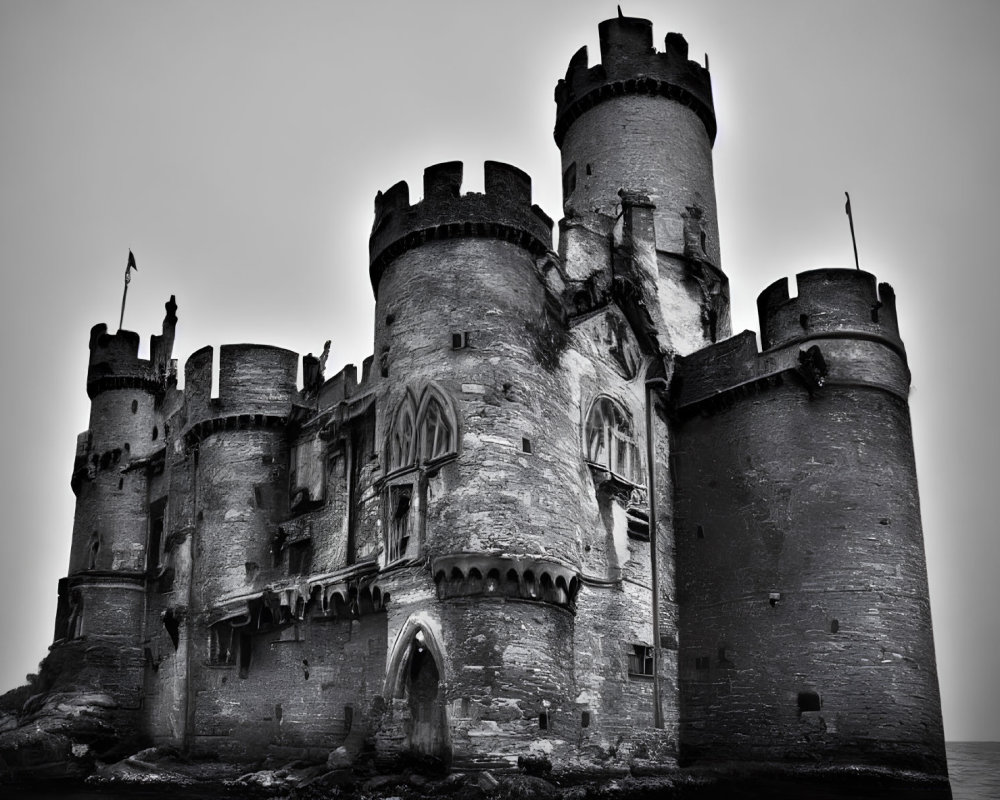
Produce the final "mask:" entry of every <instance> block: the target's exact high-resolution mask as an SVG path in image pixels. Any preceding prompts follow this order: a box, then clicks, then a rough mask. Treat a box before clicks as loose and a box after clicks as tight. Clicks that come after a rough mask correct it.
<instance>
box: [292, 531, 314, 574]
mask: <svg viewBox="0 0 1000 800" xmlns="http://www.w3.org/2000/svg"><path fill="white" fill-rule="evenodd" d="M311 562H312V542H310V541H309V540H308V539H307V540H305V541H302V542H293V543H292V544H290V545H288V574H289V575H305V574H307V573H308V572H309V570H310V568H311V566H312V563H311Z"/></svg>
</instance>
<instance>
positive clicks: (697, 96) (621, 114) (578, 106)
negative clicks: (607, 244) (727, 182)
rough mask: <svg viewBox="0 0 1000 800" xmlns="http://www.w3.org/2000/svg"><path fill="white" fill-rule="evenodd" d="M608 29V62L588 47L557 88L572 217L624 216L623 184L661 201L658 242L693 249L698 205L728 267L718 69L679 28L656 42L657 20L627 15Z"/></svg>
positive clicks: (715, 257)
mask: <svg viewBox="0 0 1000 800" xmlns="http://www.w3.org/2000/svg"><path fill="white" fill-rule="evenodd" d="M598 31H599V36H600V46H601V62H602V63H600V64H597V65H594V66H592V67H591V66H589V60H588V55H587V48H586V47H583V48H581V49H580V50H579V51H578V52H577V53H576V55H574V56H573V58H572V59H571V60H570V63H569V68H568V69H567V71H566V77H565V78H564V79H563V80H561V81H559V83H558V85H557V86H556V90H555V100H556V125H555V140H556V144H557V145H558V146H559V148H560V150H561V151H562V169H563V206H564V210H565V213H566V215H567V217H571V216H574V215H586V214H589V213H592V212H595V211H596V212H599V213H602V214H606V215H610V216H615V214H616V208H617V206H618V205H619V197H618V191H619V189H625V190H627V191H631V192H639V193H641V194H644V195H647V196H648V197H649V199H650V200H651V202H652V204H653V205H655V206H656V209H657V210H656V239H657V247H659V248H660V249H661V250H665V251H668V252H673V253H684V252H685V218H686V217H689V216H691V214H692V211H691V209H694V214H696V215H697V217H698V219H697V226H698V228H699V230H698V232H697V238H698V239H699V240H700V241H699V245H701V247H702V249H703V251H704V258H705V259H706V260H707V261H709V262H710V263H712V264H713V265H715V266H716V267H718V266H719V265H720V260H719V234H718V225H717V221H716V204H715V186H714V182H713V177H712V144H713V142H714V141H715V133H716V125H715V111H714V108H713V104H712V84H711V78H710V76H709V73H708V70H707V69H706V68H705V67H702V66H701V65H700V64H698V63H696V62H694V61H690V60H688V46H687V42H686V41H685V39H684V37H683V36H682V35H680V34H679V33H670V34H668V35H667V37H666V39H665V41H664V49H663V51H662V52H656V51H655V50H654V47H653V28H652V23H651V22H649V21H648V20H644V19H635V18H632V17H618V18H615V19H609V20H605V21H604V22H602V23H601V24H600V26H599V28H598ZM691 227H692V225H691V224H690V223H689V224H688V228H691ZM702 234H704V238H703V239H702Z"/></svg>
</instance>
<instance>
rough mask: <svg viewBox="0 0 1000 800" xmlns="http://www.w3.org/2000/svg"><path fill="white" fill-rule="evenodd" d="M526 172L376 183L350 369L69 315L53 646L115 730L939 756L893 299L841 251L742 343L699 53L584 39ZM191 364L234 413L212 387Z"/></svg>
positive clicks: (486, 762)
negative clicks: (80, 333) (535, 172)
mask: <svg viewBox="0 0 1000 800" xmlns="http://www.w3.org/2000/svg"><path fill="white" fill-rule="evenodd" d="M600 49H601V53H600V63H599V64H596V65H594V66H591V65H590V63H589V59H588V54H587V51H586V48H583V49H581V50H580V51H579V52H578V53H577V54H576V55H575V56H573V58H572V59H571V60H570V62H569V67H568V70H567V73H566V76H565V78H564V79H563V80H560V81H559V83H558V85H557V87H556V91H555V100H556V124H555V140H556V144H557V145H558V146H559V148H560V150H561V154H562V169H563V176H562V181H563V198H564V208H563V211H564V217H563V219H562V220H561V221H560V222H559V251H558V252H554V251H553V249H552V242H553V238H552V225H553V223H552V220H551V219H550V218H549V217H548V216H546V214H545V213H544V212H543V211H542V210H541V209H539V208H538V207H537V206H534V205H532V201H531V182H530V179H529V178H528V176H527V175H525V174H524V173H523V172H521V171H520V170H518V169H516V168H515V167H512V166H509V165H506V164H501V163H495V162H488V163H487V164H486V165H485V191H484V192H483V193H481V194H478V193H467V194H462V192H461V184H462V172H463V170H462V165H461V164H460V163H445V164H438V165H435V166H432V167H429V168H427V169H426V170H425V172H424V185H423V191H422V195H423V197H422V199H421V200H417V201H414V200H411V196H410V190H409V187H408V186H407V185H406V183H398V184H396V185H395V186H392V187H391V188H389V189H387V190H386V191H385V192H382V193H379V194H378V196H377V197H376V198H375V220H374V226H373V229H372V233H371V239H370V274H371V281H372V287H373V290H374V293H375V297H376V312H375V330H374V349H373V355H372V356H371V357H369V358H368V359H366V360H365V362H364V364H363V366H362V369H361V373H360V376H359V375H358V371H357V370H356V368H355V367H354V366H347V367H345V368H344V369H343V370H341V371H340V372H339V373H337V374H336V375H334V376H333V377H331V378H327V377H326V375H325V371H326V370H325V367H326V364H325V362H326V354H325V353H324V354H323V355H322V356H320V357H316V356H314V355H312V354H309V355H307V356H305V357H303V358H302V359H301V383H302V387H301V389H300V388H298V386H297V376H298V374H299V358H298V356H297V355H296V354H295V353H293V352H290V351H287V350H284V349H280V348H275V347H269V346H266V345H249V344H241V345H230V346H223V347H221V348H220V351H219V353H218V354H217V355H216V354H215V353H213V350H212V348H204V349H202V350H199V351H197V352H195V353H194V354H193V355H191V356H190V357H189V358H188V360H187V362H186V364H185V365H184V388H183V390H180V389H178V382H177V369H176V365H175V364H176V362H174V361H173V360H172V345H173V337H174V327H175V323H176V319H177V317H176V310H177V305H176V303H175V302H174V299H173V298H171V300H170V302H168V303H167V307H166V311H167V313H166V317H165V319H164V321H163V329H162V333H161V334H160V335H154V336H153V337H152V338H151V342H150V347H149V358H148V359H144V358H139V355H138V352H139V336H138V335H137V334H136V333H133V332H131V331H126V330H119V331H117V333H109V332H108V330H107V326H105V325H97V326H96V327H95V328H94V329H93V330H92V331H91V336H90V366H89V371H88V377H87V392H88V395H89V397H90V398H91V418H90V425H89V429H88V430H87V431H86V432H85V433H83V434H81V435H80V437H79V440H78V442H77V453H76V461H75V465H74V469H73V475H72V486H73V490H74V492H75V494H76V497H77V505H76V515H75V521H74V527H73V538H72V549H71V555H70V563H69V570H68V576H67V577H66V578H64V579H63V580H62V581H61V582H60V586H59V609H58V612H57V619H56V626H55V628H56V629H55V644H54V645H53V653H60V654H61V655H62V656H63V657H64V658H68V659H70V660H72V662H73V663H74V665H75V666H74V669H75V670H76V678H77V680H78V682H79V683H80V684H81V685H86V684H88V683H89V684H90V685H94V686H100V687H102V688H103V689H104V690H105V691H106V692H107V693H108V694H109V695H110V696H111V697H112V698H113V700H114V702H115V703H116V705H117V710H116V714H117V720H118V724H119V725H120V726H121V727H122V729H126V730H132V731H136V732H139V733H141V734H142V735H144V736H146V737H148V738H149V739H151V740H152V741H154V742H156V743H159V744H170V745H176V746H181V747H185V748H188V749H191V750H196V751H210V752H216V753H220V754H223V755H225V756H227V757H232V758H236V759H240V758H245V759H253V758H257V757H259V756H261V755H263V754H265V753H267V752H270V751H272V750H274V749H275V748H279V749H280V748H284V750H285V751H288V750H295V749H301V750H304V751H305V750H313V751H316V750H333V749H336V748H338V747H344V748H345V749H346V750H347V751H349V752H352V753H357V752H360V751H361V750H363V749H365V748H367V749H369V750H372V749H373V750H374V752H375V754H376V756H377V757H378V758H383V759H387V760H388V759H392V758H394V757H396V756H399V755H404V754H417V755H418V756H420V757H424V758H433V759H438V760H439V761H440V762H442V763H444V764H447V765H450V766H452V767H454V768H464V769H470V768H477V767H478V768H496V767H503V766H508V765H514V764H516V763H517V760H518V758H519V757H521V756H530V757H536V758H543V759H549V760H551V761H552V762H554V763H563V764H572V763H577V764H588V763H589V764H593V763H615V762H629V761H635V760H640V761H642V760H648V761H651V762H653V763H661V764H665V763H673V762H674V761H675V760H677V759H680V760H681V761H682V762H692V761H698V760H713V759H729V760H745V761H756V762H787V761H790V760H792V761H794V760H805V761H810V760H824V761H832V762H841V763H867V764H880V765H894V766H895V765H898V766H905V767H910V768H915V769H920V770H923V771H927V772H932V773H942V772H944V771H945V758H944V744H943V731H942V724H941V711H940V701H939V697H938V686H937V675H936V668H935V659H934V645H933V637H932V630H931V620H930V609H929V601H928V590H927V578H926V569H925V563H924V551H923V541H922V532H921V524H920V513H919V505H918V499H917V497H918V495H917V482H916V473H915V467H914V458H913V449H912V436H911V431H910V422H909V411H908V405H907V395H908V391H909V371H908V369H907V363H906V354H905V351H904V348H903V343H902V342H901V340H900V338H899V334H898V328H897V323H896V305H895V296H894V294H893V291H892V289H891V288H890V287H889V286H888V285H886V284H877V283H876V280H875V278H874V277H873V276H872V275H871V274H869V273H867V272H863V271H860V270H856V269H822V270H814V271H810V272H806V273H803V274H800V275H799V276H798V277H797V279H796V283H797V285H796V287H795V289H796V290H795V292H794V293H792V292H790V290H789V286H788V283H787V281H786V280H785V279H782V280H779V281H777V282H776V283H774V284H772V285H771V286H770V287H768V288H767V289H766V290H765V291H764V292H763V294H761V296H760V298H759V299H758V308H759V313H760V340H761V344H760V348H758V345H757V338H756V336H755V334H753V333H752V332H749V331H745V332H743V333H739V334H737V335H735V336H734V335H732V333H731V329H730V314H729V290H728V281H727V278H726V276H725V274H724V273H723V271H722V269H721V264H720V258H719V234H718V229H717V224H716V204H715V195H714V185H713V174H712V144H713V141H714V138H715V131H716V122H715V115H714V110H713V102H712V92H711V81H710V77H709V72H708V70H707V69H706V68H705V67H703V66H701V65H700V64H698V63H696V62H694V61H691V60H689V59H688V53H687V44H686V42H685V40H684V38H683V37H682V36H681V35H679V34H674V33H671V34H668V35H667V37H666V40H665V43H664V48H663V50H662V52H657V51H656V49H654V44H653V33H652V25H651V23H650V22H648V21H646V20H641V19H634V18H627V17H621V16H619V17H618V18H615V19H611V20H607V21H605V22H603V23H601V25H600ZM213 380H216V381H217V386H218V396H217V397H213V390H212V387H213Z"/></svg>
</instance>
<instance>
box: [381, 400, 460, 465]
mask: <svg viewBox="0 0 1000 800" xmlns="http://www.w3.org/2000/svg"><path fill="white" fill-rule="evenodd" d="M418 398H419V399H418ZM458 443H459V425H458V415H457V414H456V413H455V406H454V403H453V402H452V400H451V397H450V396H449V395H448V393H446V392H445V391H444V390H442V389H441V388H440V387H439V386H437V385H436V384H434V383H433V382H432V383H428V384H426V385H425V386H423V387H421V390H420V392H419V393H417V392H415V391H414V389H413V387H407V389H406V392H405V393H404V395H403V398H402V399H401V400H400V402H399V405H398V406H397V407H396V412H395V413H394V414H393V415H392V424H391V425H390V427H389V431H388V432H387V434H386V445H385V463H386V474H387V475H394V474H396V473H400V472H404V471H406V470H409V469H414V468H418V467H422V466H427V465H433V464H435V463H438V462H441V461H444V460H445V459H448V458H451V457H454V456H457V455H458Z"/></svg>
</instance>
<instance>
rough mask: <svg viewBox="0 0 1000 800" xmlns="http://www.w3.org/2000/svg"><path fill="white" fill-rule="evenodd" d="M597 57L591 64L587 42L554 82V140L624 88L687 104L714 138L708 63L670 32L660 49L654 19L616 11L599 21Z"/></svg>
mask: <svg viewBox="0 0 1000 800" xmlns="http://www.w3.org/2000/svg"><path fill="white" fill-rule="evenodd" d="M598 32H599V36H600V43H601V63H600V64H597V65H595V66H593V67H590V66H589V59H588V55H587V48H586V47H581V48H580V49H579V50H578V51H577V52H576V54H575V55H574V56H573V58H571V59H570V62H569V68H568V69H567V70H566V77H565V78H564V79H562V80H560V81H559V83H558V84H556V91H555V99H556V127H555V140H556V145H558V146H559V147H562V143H563V138H564V137H565V136H566V131H567V130H568V129H569V127H570V125H572V124H573V121H574V120H575V119H576V118H577V117H579V116H580V115H581V114H583V113H584V112H585V111H587V110H588V109H590V108H592V107H593V106H595V105H597V104H598V103H601V102H603V101H604V100H607V99H608V98H610V97H617V96H620V95H624V94H651V95H661V96H663V97H668V98H670V99H671V100H675V101H676V102H678V103H681V104H683V105H686V106H688V107H689V108H690V109H691V110H692V111H694V112H695V114H697V115H698V117H699V118H700V119H701V121H702V122H703V123H704V125H705V130H706V131H707V132H708V137H709V139H710V140H711V141H713V142H714V141H715V133H716V123H715V106H714V104H713V102H712V79H711V76H710V75H709V72H708V69H706V68H705V67H703V66H702V65H701V64H698V63H697V62H695V61H691V60H689V59H688V45H687V40H685V38H684V37H683V36H682V35H681V34H679V33H668V34H667V36H666V39H665V41H664V49H663V52H662V53H658V52H656V50H655V49H654V48H653V23H652V22H650V21H649V20H647V19H639V18H637V17H617V18H614V19H607V20H604V22H602V23H600V25H599V26H598Z"/></svg>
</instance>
